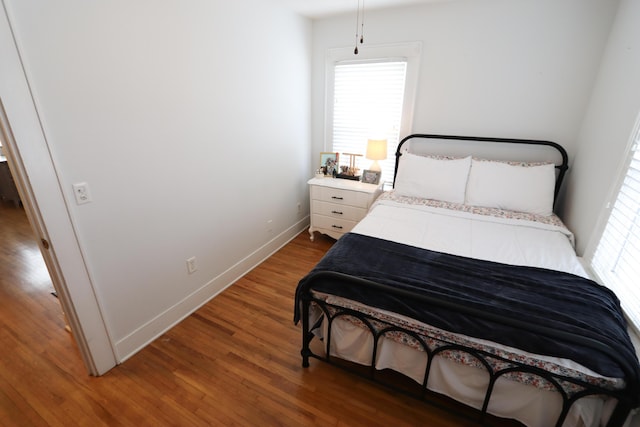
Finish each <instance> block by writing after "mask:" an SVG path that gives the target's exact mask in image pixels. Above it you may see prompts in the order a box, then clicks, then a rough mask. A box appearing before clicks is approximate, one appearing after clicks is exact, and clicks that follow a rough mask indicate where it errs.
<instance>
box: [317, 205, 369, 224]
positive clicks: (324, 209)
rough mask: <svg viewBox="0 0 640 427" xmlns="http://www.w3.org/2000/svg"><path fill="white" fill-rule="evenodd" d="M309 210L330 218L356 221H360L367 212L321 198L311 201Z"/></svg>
mask: <svg viewBox="0 0 640 427" xmlns="http://www.w3.org/2000/svg"><path fill="white" fill-rule="evenodd" d="M311 212H313V213H316V214H319V215H325V216H329V217H332V218H342V219H346V220H350V221H356V222H357V221H360V220H361V219H362V218H364V216H365V215H366V214H367V210H366V209H364V208H359V207H356V206H348V205H340V204H337V203H329V202H324V201H322V200H312V201H311Z"/></svg>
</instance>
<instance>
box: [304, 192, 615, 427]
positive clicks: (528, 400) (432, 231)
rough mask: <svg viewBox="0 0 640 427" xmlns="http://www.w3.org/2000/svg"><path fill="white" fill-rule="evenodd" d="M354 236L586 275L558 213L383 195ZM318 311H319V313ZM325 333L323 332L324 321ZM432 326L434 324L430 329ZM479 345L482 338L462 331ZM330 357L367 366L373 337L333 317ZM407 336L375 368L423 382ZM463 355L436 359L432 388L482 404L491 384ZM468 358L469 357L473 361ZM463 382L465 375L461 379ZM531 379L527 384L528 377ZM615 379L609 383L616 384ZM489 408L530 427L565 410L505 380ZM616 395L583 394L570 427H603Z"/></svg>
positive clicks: (386, 343)
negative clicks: (524, 212)
mask: <svg viewBox="0 0 640 427" xmlns="http://www.w3.org/2000/svg"><path fill="white" fill-rule="evenodd" d="M352 232H353V233H358V234H363V235H367V236H371V237H377V238H381V239H385V240H391V241H395V242H399V243H403V244H407V245H411V246H415V247H419V248H423V249H429V250H434V251H439V252H445V253H449V254H452V255H459V256H466V257H472V258H477V259H483V260H488V261H494V262H500V263H505V264H513V265H527V266H532V267H540V268H547V269H553V270H559V271H564V272H568V273H573V274H576V275H580V276H583V277H588V275H587V274H586V272H585V271H584V269H583V267H582V265H581V264H580V262H579V260H578V258H577V257H576V255H575V252H574V250H573V235H572V234H571V233H570V231H569V230H568V229H566V227H565V226H564V225H563V224H562V222H561V221H560V220H559V218H557V217H556V216H555V215H554V216H550V217H543V216H536V215H531V214H522V213H516V212H509V211H501V210H498V209H492V208H477V207H472V206H468V205H461V204H454V203H447V202H441V201H434V200H428V199H420V198H414V197H406V196H399V195H397V194H394V192H393V191H391V192H387V193H384V194H383V195H382V196H381V197H380V198H379V199H378V200H377V201H376V203H375V204H374V205H373V206H372V208H371V210H370V212H369V214H368V215H367V216H366V217H365V218H364V219H363V220H362V221H361V222H360V223H359V224H357V225H356V227H355V228H354V229H353V230H352ZM324 297H326V298H327V300H328V302H331V303H337V305H346V306H351V307H354V305H353V304H355V305H358V303H354V302H352V301H351V302H350V301H341V298H338V297H333V296H326V295H325V296H324ZM360 309H361V310H364V311H367V310H374V311H377V312H380V313H381V314H382V315H383V316H384V317H385V319H390V318H395V319H396V321H397V322H399V323H401V324H402V325H403V326H405V327H406V326H407V325H410V328H413V329H417V330H419V329H420V328H432V327H430V326H429V325H424V324H421V323H419V322H416V321H414V320H412V319H408V318H406V317H404V316H399V315H397V314H395V313H389V312H382V311H381V310H378V309H374V308H371V307H367V306H362V305H361V304H360ZM316 314H318V313H316ZM323 327H324V328H325V330H324V331H323V334H324V335H325V336H326V333H327V331H326V327H327V326H326V322H324V324H323ZM432 329H433V328H432ZM458 337H459V339H460V340H462V341H465V340H469V341H470V342H474V343H479V344H480V345H486V344H489V343H487V342H486V341H484V340H479V339H475V338H470V337H465V336H461V335H459V336H458ZM331 341H332V342H331V348H332V354H333V355H335V356H338V357H341V358H343V359H346V360H350V361H353V362H356V363H361V364H369V363H370V357H371V348H372V345H373V343H372V338H371V335H370V334H369V333H368V331H366V330H365V329H364V328H363V327H360V326H358V325H357V322H353V321H348V320H344V319H336V320H335V321H334V323H333V327H332V340H331ZM402 341H403V340H402V338H398V337H395V339H394V338H393V337H389V338H386V337H385V338H383V339H382V340H381V343H380V344H379V350H378V358H377V360H376V367H377V368H378V369H386V368H390V369H394V370H396V371H399V372H402V373H404V374H405V375H407V376H408V377H410V378H413V379H414V380H415V381H417V382H419V383H421V382H422V378H423V376H424V368H425V365H426V358H427V356H426V353H424V351H419V350H416V349H415V348H414V347H412V346H411V345H406V344H407V343H403V342H402ZM490 344H491V345H493V346H494V347H496V348H497V351H500V352H502V351H504V352H508V353H512V354H516V355H521V356H522V357H526V358H532V357H535V358H537V359H540V361H541V363H548V364H555V365H557V366H558V369H560V370H561V369H564V368H566V369H569V370H574V371H577V372H580V373H582V374H584V375H585V376H587V377H591V378H592V380H593V381H594V382H598V381H599V380H603V381H605V382H607V380H611V381H610V383H611V384H615V383H616V381H617V382H618V383H620V380H616V379H606V378H604V377H602V376H600V375H599V374H597V373H595V372H593V371H591V370H589V369H588V368H586V367H584V366H581V365H579V364H577V363H575V362H573V361H571V360H565V359H559V358H554V357H547V356H536V355H532V354H529V353H526V352H522V351H521V350H518V349H513V348H510V347H506V346H501V345H497V344H495V343H490ZM457 357H458V356H452V357H449V358H445V357H439V358H436V359H434V361H433V366H432V368H431V373H430V377H429V385H428V386H429V389H431V390H434V391H437V392H440V393H443V394H446V395H448V396H450V397H453V398H454V399H456V400H459V401H461V402H464V403H466V404H468V405H470V406H473V407H476V408H480V407H481V406H482V399H483V397H484V390H485V388H486V383H487V380H488V378H487V374H486V372H484V371H483V370H482V369H478V368H477V367H474V366H473V365H474V364H473V363H467V364H465V361H464V360H457V361H456V359H457ZM466 362H469V361H468V360H467V361H466ZM461 379H463V380H461ZM525 382H526V381H525ZM611 384H610V385H611ZM492 396H493V397H492V400H491V403H490V405H489V412H490V413H492V414H495V415H498V416H502V417H507V418H515V419H518V420H519V421H521V422H523V423H524V424H526V425H528V426H536V427H545V426H548V425H552V424H553V423H554V420H555V418H556V417H557V414H559V412H560V408H561V399H560V396H559V395H558V394H557V393H556V392H553V391H548V390H545V387H544V385H540V384H538V385H537V386H536V387H532V386H531V385H526V384H524V383H520V382H516V381H511V380H509V379H507V378H501V379H499V380H498V382H497V383H496V388H495V390H494V392H493V395H492ZM614 404H615V401H614V400H612V399H606V400H603V399H598V398H595V397H589V398H583V399H581V400H579V401H578V402H576V403H575V404H574V405H573V406H572V409H571V411H570V414H569V416H568V417H567V420H566V421H565V424H564V425H565V426H599V425H602V424H603V423H604V422H605V421H606V420H607V419H608V418H609V416H610V413H611V411H612V409H613V406H614Z"/></svg>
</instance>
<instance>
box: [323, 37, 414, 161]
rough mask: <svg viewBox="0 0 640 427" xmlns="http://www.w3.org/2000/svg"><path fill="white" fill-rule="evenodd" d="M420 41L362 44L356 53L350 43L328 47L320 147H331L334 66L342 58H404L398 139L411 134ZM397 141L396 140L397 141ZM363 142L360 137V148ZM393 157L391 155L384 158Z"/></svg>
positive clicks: (361, 59)
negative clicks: (321, 143)
mask: <svg viewBox="0 0 640 427" xmlns="http://www.w3.org/2000/svg"><path fill="white" fill-rule="evenodd" d="M421 54H422V42H420V41H416V42H406V43H394V44H385V45H364V46H362V47H359V53H358V55H355V54H354V53H353V46H352V47H343V48H335V49H329V50H328V52H327V56H326V61H325V78H326V80H325V115H324V117H325V123H324V129H323V130H324V136H323V151H332V148H333V118H334V115H333V105H334V89H335V84H334V77H335V73H334V67H335V66H336V64H338V63H340V62H344V61H352V62H360V61H362V62H371V61H393V60H394V59H395V60H397V59H399V58H401V59H403V60H406V62H407V73H406V77H405V89H404V90H405V92H404V99H403V104H402V116H401V120H400V129H399V141H400V140H401V139H402V138H403V137H404V136H406V135H409V134H411V129H412V126H413V116H414V106H415V100H416V97H417V89H418V77H419V71H420V70H419V68H420V58H421ZM399 141H398V142H399ZM364 148H365V142H364V141H363V152H364ZM387 160H391V161H394V159H387Z"/></svg>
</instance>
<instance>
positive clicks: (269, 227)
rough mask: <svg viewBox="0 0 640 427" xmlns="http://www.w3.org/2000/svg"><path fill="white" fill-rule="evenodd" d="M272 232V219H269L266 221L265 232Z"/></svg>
mask: <svg viewBox="0 0 640 427" xmlns="http://www.w3.org/2000/svg"><path fill="white" fill-rule="evenodd" d="M272 232H273V220H272V219H270V220H268V221H267V233H272Z"/></svg>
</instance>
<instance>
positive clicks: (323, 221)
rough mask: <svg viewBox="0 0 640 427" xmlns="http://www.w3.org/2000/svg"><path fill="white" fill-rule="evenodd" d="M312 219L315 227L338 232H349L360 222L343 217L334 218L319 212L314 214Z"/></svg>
mask: <svg viewBox="0 0 640 427" xmlns="http://www.w3.org/2000/svg"><path fill="white" fill-rule="evenodd" d="M311 220H312V221H313V225H314V227H316V228H321V229H325V230H330V231H333V232H336V233H347V232H349V231H351V229H352V228H353V227H355V226H356V224H357V223H358V221H349V220H346V219H342V218H332V217H329V216H325V215H317V214H313V215H312V218H311Z"/></svg>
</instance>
